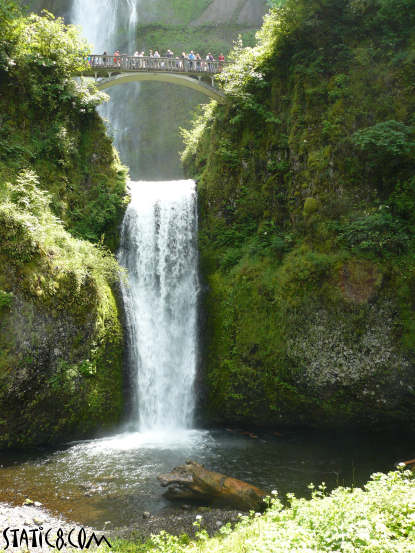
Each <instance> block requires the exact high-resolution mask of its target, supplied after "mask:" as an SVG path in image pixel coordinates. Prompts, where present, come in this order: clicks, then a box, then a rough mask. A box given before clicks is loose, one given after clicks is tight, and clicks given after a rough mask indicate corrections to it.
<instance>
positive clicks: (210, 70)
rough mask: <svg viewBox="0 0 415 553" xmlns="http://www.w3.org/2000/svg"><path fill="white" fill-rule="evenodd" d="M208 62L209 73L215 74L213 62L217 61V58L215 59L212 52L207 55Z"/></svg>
mask: <svg viewBox="0 0 415 553" xmlns="http://www.w3.org/2000/svg"><path fill="white" fill-rule="evenodd" d="M207 60H208V67H209V73H213V63H212V62H214V61H215V58H214V57H213V55H212V54H211V53H210V52H209V54H208V55H207Z"/></svg>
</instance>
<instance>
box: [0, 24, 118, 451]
mask: <svg viewBox="0 0 415 553" xmlns="http://www.w3.org/2000/svg"><path fill="white" fill-rule="evenodd" d="M7 23H8V25H7V27H6V37H5V38H6V42H5V44H6V51H7V57H6V62H5V65H4V66H3V67H0V72H1V75H0V77H1V78H0V106H1V109H2V115H1V117H2V127H1V129H0V261H1V270H0V289H1V292H0V407H1V417H0V448H1V447H27V446H31V445H37V444H50V443H54V442H58V441H62V440H67V439H70V438H74V437H87V436H91V435H93V434H94V433H96V432H98V431H103V430H104V429H108V428H110V427H113V426H114V425H116V424H117V423H118V422H119V421H120V418H121V415H122V410H123V402H122V388H123V382H122V380H123V367H122V360H123V346H124V340H123V329H122V325H121V322H120V313H119V308H118V305H117V294H118V292H117V289H118V281H119V278H120V268H119V266H118V264H117V262H116V260H115V258H114V256H113V254H112V253H111V251H110V249H109V248H113V249H114V248H115V247H116V244H117V239H118V228H117V227H118V225H119V224H120V221H121V217H122V214H123V210H124V207H125V205H126V201H127V195H126V173H127V172H126V169H125V168H124V167H123V166H122V165H121V164H120V162H119V159H118V156H117V154H116V152H115V151H114V149H113V147H112V144H111V141H110V139H109V138H108V137H107V136H106V133H105V127H104V124H103V122H102V121H101V119H100V118H99V117H98V115H97V114H96V112H95V107H96V105H97V104H98V103H99V102H100V101H102V99H103V97H102V96H100V95H99V94H97V93H96V91H95V90H94V89H93V88H91V89H87V88H83V87H82V86H79V85H76V84H74V82H73V81H72V80H71V71H73V70H75V69H76V67H77V66H78V65H82V64H83V63H85V61H84V50H83V48H84V46H83V43H82V42H81V41H80V39H79V37H77V33H76V31H75V30H74V29H73V28H70V27H69V28H68V27H65V26H64V25H63V22H62V21H61V20H55V19H54V18H53V17H52V16H45V17H38V16H29V17H22V16H18V15H16V16H15V18H14V19H10V21H8V22H7ZM27 36H30V37H31V41H27V40H26V39H25V38H24V37H27ZM7 39H8V41H7ZM57 51H58V52H60V54H59V55H60V56H61V57H58V56H57V54H56V52H57Z"/></svg>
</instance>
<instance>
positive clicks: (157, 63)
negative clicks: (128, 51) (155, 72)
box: [154, 50, 160, 69]
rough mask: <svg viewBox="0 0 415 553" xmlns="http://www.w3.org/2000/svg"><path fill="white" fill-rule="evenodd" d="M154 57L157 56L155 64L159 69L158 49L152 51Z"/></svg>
mask: <svg viewBox="0 0 415 553" xmlns="http://www.w3.org/2000/svg"><path fill="white" fill-rule="evenodd" d="M154 57H155V58H157V61H156V63H155V65H156V67H157V68H158V69H159V68H160V61H159V59H160V54H159V51H158V50H156V51H155V52H154Z"/></svg>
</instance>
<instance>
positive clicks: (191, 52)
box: [189, 50, 196, 71]
mask: <svg viewBox="0 0 415 553" xmlns="http://www.w3.org/2000/svg"><path fill="white" fill-rule="evenodd" d="M195 59H196V57H195V54H194V52H193V50H191V51H190V54H189V69H190V71H193V62H194V61H195Z"/></svg>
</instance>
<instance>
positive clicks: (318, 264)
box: [184, 0, 415, 427]
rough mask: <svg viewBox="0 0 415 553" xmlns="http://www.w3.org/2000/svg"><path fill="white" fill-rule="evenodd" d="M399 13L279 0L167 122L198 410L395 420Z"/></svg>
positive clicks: (402, 57) (408, 331)
mask: <svg viewBox="0 0 415 553" xmlns="http://www.w3.org/2000/svg"><path fill="white" fill-rule="evenodd" d="M363 4H364V5H363ZM406 4H407V5H408V6H409V5H410V6H411V7H414V6H413V1H412V0H411V1H410V2H408V3H405V5H406ZM411 13H412V12H411ZM414 13H415V12H414ZM412 20H413V18H411V17H410V18H409V19H408V12H407V10H406V9H405V7H404V6H403V4H402V3H400V2H398V1H396V2H395V1H394V0H390V1H388V2H385V1H383V0H370V1H368V2H364V3H362V4H360V3H356V2H349V1H348V0H330V1H329V2H325V3H317V4H316V3H309V2H306V1H303V0H287V1H286V2H285V3H284V5H283V6H282V7H277V8H274V9H273V10H272V11H271V12H270V14H269V15H268V16H267V17H266V20H265V24H264V27H263V28H262V30H261V31H260V33H259V35H258V44H257V46H256V47H254V48H242V47H240V46H238V47H237V48H236V50H235V64H234V65H233V66H232V67H231V68H229V70H227V71H226V72H225V74H224V75H223V87H224V90H225V92H226V93H227V95H228V103H227V104H226V105H223V106H221V105H216V104H215V103H212V104H210V105H209V106H208V107H207V108H205V109H204V110H203V111H202V112H201V114H200V115H199V116H198V118H197V119H196V120H195V123H194V126H193V129H192V130H191V131H189V132H188V133H185V135H186V136H185V138H186V142H187V148H186V151H185V153H184V162H185V165H186V169H187V173H188V174H189V175H190V176H194V177H196V178H197V179H198V189H199V198H200V201H199V206H200V249H201V266H202V272H203V274H204V278H205V281H206V284H207V293H206V297H205V310H206V318H207V320H208V321H209V325H210V326H209V332H208V333H207V338H206V340H207V343H206V351H207V358H206V364H205V373H206V379H207V384H208V386H207V389H208V395H207V398H206V403H205V406H206V411H207V412H208V413H209V415H210V416H211V418H212V419H213V420H215V421H216V422H219V421H220V422H223V421H226V422H228V423H234V424H247V425H248V424H258V425H278V424H289V425H296V424H307V425H312V426H318V427H322V426H331V427H333V426H338V425H360V426H366V427H373V426H379V425H380V424H383V425H389V424H399V423H405V424H410V421H413V408H412V407H411V403H412V402H413V398H414V391H415V371H414V354H415V347H414V340H413V336H414V328H415V327H414V320H415V310H414V304H413V295H412V294H413V286H412V285H413V270H414V269H413V256H414V252H415V243H414V240H413V236H414V229H415V226H414V222H415V220H414V217H413V214H412V206H413V205H414V204H413V202H414V198H415V188H414V184H413V182H414V181H413V172H414V168H415V157H414V151H415V150H414V148H413V137H414V127H413V125H414V118H413V114H414V111H415V103H414V96H413V94H411V92H410V90H411V88H412V85H411V84H410V83H411V82H412V80H413V79H414V77H415V75H414V68H413V64H412V65H411V61H410V60H411V59H412V45H413V41H414V40H415V35H414V27H413V23H414V22H413V21H412ZM398 60H399V61H398Z"/></svg>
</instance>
